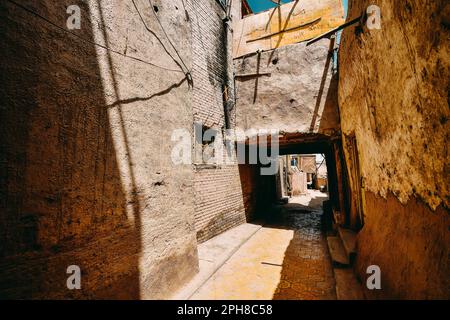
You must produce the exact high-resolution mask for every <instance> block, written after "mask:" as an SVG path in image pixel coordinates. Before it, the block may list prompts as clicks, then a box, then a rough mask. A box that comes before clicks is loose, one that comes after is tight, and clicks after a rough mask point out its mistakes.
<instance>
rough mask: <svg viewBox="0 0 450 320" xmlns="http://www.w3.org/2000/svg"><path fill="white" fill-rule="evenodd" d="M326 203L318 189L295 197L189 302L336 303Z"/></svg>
mask: <svg viewBox="0 0 450 320" xmlns="http://www.w3.org/2000/svg"><path fill="white" fill-rule="evenodd" d="M326 199H327V195H326V194H324V193H322V192H320V191H318V190H309V192H308V194H307V195H304V196H297V197H293V198H291V199H290V200H289V204H286V205H283V206H281V207H280V208H279V209H280V211H279V212H278V214H275V215H274V216H273V220H272V221H270V222H268V223H264V224H263V225H262V226H261V227H260V228H259V229H258V231H256V233H254V234H253V235H252V236H251V237H250V238H249V239H248V240H247V241H245V242H244V243H242V244H241V245H240V246H239V248H238V249H237V251H236V252H235V253H234V254H233V255H232V256H231V257H230V258H229V260H227V261H226V262H225V263H224V264H223V265H222V266H221V267H220V268H219V269H218V270H217V271H216V272H215V273H214V275H212V276H211V278H210V279H208V281H206V282H205V283H204V284H203V285H202V286H201V287H200V288H198V290H196V292H195V293H194V294H193V295H192V296H191V297H190V298H191V299H194V300H196V299H200V300H201V299H219V300H221V299H224V300H226V299H241V300H242V299H250V300H253V299H255V300H256V299H264V300H268V299H291V300H292V299H294V300H303V299H336V293H335V282H334V276H333V268H332V262H331V259H330V257H329V253H328V248H327V242H326V237H325V234H324V231H323V228H322V223H321V218H322V201H323V200H326ZM224 236H226V234H224ZM203 245H205V246H208V245H209V244H208V242H205V243H204V244H203Z"/></svg>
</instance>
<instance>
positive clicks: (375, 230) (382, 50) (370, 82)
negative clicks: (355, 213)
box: [339, 0, 450, 299]
mask: <svg viewBox="0 0 450 320" xmlns="http://www.w3.org/2000/svg"><path fill="white" fill-rule="evenodd" d="M370 4H376V5H378V6H379V7H380V9H381V15H382V20H381V23H382V25H381V27H382V29H381V30H371V31H369V30H368V29H367V28H366V27H364V28H363V30H362V32H361V30H357V29H355V27H354V26H353V27H349V28H347V29H346V30H345V31H344V33H343V36H342V42H341V43H342V45H341V49H340V60H339V63H340V69H339V70H340V78H339V79H340V80H339V108H340V114H341V128H342V132H343V134H344V135H349V134H352V133H354V134H355V136H356V141H357V147H358V151H359V156H360V159H359V161H360V166H361V176H362V178H363V181H364V187H365V192H364V193H365V224H364V227H363V228H362V230H361V231H360V233H359V234H358V255H357V269H358V272H359V275H360V276H361V278H363V279H365V278H366V274H365V269H366V267H367V266H368V265H369V264H376V265H379V266H380V267H381V272H382V288H383V289H382V290H380V291H372V292H369V295H370V296H373V297H378V298H380V297H383V298H413V299H420V298H447V299H448V298H449V296H450V292H449V289H448V278H449V272H448V270H449V269H448V248H449V244H450V241H449V237H448V225H449V219H448V217H449V215H448V213H449V212H448V208H449V199H450V198H449V183H448V181H449V165H448V159H449V154H448V140H449V132H450V130H449V126H450V123H449V121H448V119H449V117H450V111H449V108H448V103H449V101H448V88H449V84H450V77H449V67H450V65H449V63H450V57H449V48H450V45H449V22H450V6H449V4H448V1H405V2H404V3H402V4H398V3H396V2H393V1H387V0H386V1H383V0H379V1H351V2H350V5H349V15H348V20H351V19H354V18H355V17H357V16H359V15H360V14H361V13H362V12H363V11H365V10H366V8H367V6H369V5H370Z"/></svg>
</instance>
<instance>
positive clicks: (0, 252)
mask: <svg viewBox="0 0 450 320" xmlns="http://www.w3.org/2000/svg"><path fill="white" fill-rule="evenodd" d="M153 2H154V5H155V6H156V7H157V8H158V12H157V13H156V14H157V15H158V16H159V18H160V20H161V23H162V25H163V26H164V28H165V29H166V31H167V33H168V34H169V36H170V37H171V38H172V40H173V42H174V43H175V45H176V46H177V49H178V51H179V52H180V54H181V55H182V58H183V61H184V62H185V63H186V64H187V66H190V65H191V45H190V28H189V22H188V20H187V17H186V15H185V12H184V10H183V2H182V1H181V0H180V1H170V2H169V1H156V0H154V1H153ZM21 3H23V5H25V6H26V7H28V8H30V9H31V10H33V11H36V12H38V13H39V14H41V15H43V16H45V17H48V19H50V20H52V21H54V22H55V23H56V24H57V25H59V26H61V28H63V29H65V28H66V19H67V17H68V14H66V8H67V6H68V5H72V4H78V5H79V6H80V8H81V9H82V10H81V19H82V20H81V30H73V33H75V34H76V35H78V36H79V37H83V39H85V40H81V39H80V38H79V37H76V36H73V35H70V34H68V33H66V32H64V31H62V30H60V29H57V28H55V27H54V26H51V25H49V24H48V23H46V22H44V21H43V20H41V19H39V18H37V17H36V16H33V15H31V14H30V13H28V12H25V11H24V10H22V9H20V8H18V7H16V6H14V5H12V4H11V3H9V2H6V1H3V2H2V3H1V4H0V21H1V22H0V24H1V26H0V30H1V35H2V39H3V41H2V50H0V55H1V57H0V61H1V62H0V63H1V72H0V74H1V77H2V79H1V83H2V86H1V88H0V98H1V104H0V106H1V108H0V111H1V116H0V118H1V119H2V125H1V126H0V130H1V132H0V149H1V151H0V155H1V161H0V178H1V184H0V188H1V190H0V197H1V202H0V212H1V216H0V243H1V245H0V296H1V297H3V298H144V299H145V298H163V297H166V296H167V295H168V293H169V292H171V291H172V290H174V289H175V288H176V287H177V286H179V285H181V284H182V283H184V282H185V281H187V280H188V279H189V278H190V277H191V276H192V275H193V274H194V273H195V272H196V270H197V265H198V261H197V253H196V237H195V230H194V221H193V220H194V203H193V201H192V199H193V186H192V180H193V172H192V168H191V167H190V166H177V167H174V166H173V165H172V164H171V161H170V158H168V155H170V151H171V148H172V145H171V142H170V135H171V133H172V130H173V129H175V128H191V126H192V105H191V91H190V90H189V88H188V84H187V81H186V80H185V75H184V73H183V72H181V69H180V66H179V65H180V64H181V62H180V59H179V57H178V56H177V55H176V54H175V52H174V50H173V48H172V47H171V46H170V45H169V44H168V42H167V40H166V38H165V36H164V34H163V32H162V30H161V27H160V25H159V24H158V23H157V21H156V19H155V16H154V15H153V13H152V11H151V8H150V7H149V5H148V2H147V1H135V3H136V6H137V7H138V8H139V11H140V13H141V15H142V19H143V20H144V21H145V23H146V24H147V27H148V29H149V30H147V29H146V27H145V26H144V23H143V21H142V20H141V18H140V17H139V14H138V12H137V11H136V8H135V7H134V5H133V3H132V2H126V1H102V2H101V5H98V3H99V2H97V1H88V2H84V1H79V2H77V1H72V0H71V1H58V2H57V3H56V2H55V1H22V2H21ZM92 42H96V43H98V44H101V45H104V46H108V47H110V48H111V49H113V50H115V51H116V52H111V51H107V50H105V49H103V48H100V47H99V46H96V45H94V44H93V43H92ZM123 55H128V56H134V57H137V58H139V59H141V60H145V61H147V62H148V63H144V62H142V61H137V60H133V59H131V58H126V57H124V56H123ZM170 56H172V57H173V58H171V57H170ZM174 60H176V61H177V62H175V61H174ZM152 63H154V64H157V65H159V66H161V67H156V66H155V65H152ZM69 265H78V266H80V268H81V271H82V278H81V286H82V288H81V290H68V289H67V287H66V279H67V277H68V275H67V274H66V268H67V266H69ZM174 265H176V266H177V267H176V268H174V267H173V266H174ZM155 274H157V275H158V276H157V277H155Z"/></svg>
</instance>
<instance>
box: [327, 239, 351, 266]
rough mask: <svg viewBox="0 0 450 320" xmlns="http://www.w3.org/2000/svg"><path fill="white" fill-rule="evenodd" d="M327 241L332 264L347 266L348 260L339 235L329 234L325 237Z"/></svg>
mask: <svg viewBox="0 0 450 320" xmlns="http://www.w3.org/2000/svg"><path fill="white" fill-rule="evenodd" d="M327 243H328V250H329V251H330V255H331V259H332V260H333V264H334V265H337V266H349V265H350V260H349V259H348V256H347V253H346V251H345V249H344V246H343V244H342V241H341V239H340V238H339V237H334V236H329V237H327Z"/></svg>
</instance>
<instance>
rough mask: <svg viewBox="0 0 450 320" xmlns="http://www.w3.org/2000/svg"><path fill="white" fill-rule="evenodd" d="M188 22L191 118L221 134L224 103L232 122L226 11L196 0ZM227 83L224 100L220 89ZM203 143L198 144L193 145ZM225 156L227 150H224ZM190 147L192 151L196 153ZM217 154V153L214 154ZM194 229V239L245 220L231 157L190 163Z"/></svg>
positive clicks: (210, 0) (205, 237)
mask: <svg viewBox="0 0 450 320" xmlns="http://www.w3.org/2000/svg"><path fill="white" fill-rule="evenodd" d="M188 11H189V16H190V21H191V24H192V50H193V53H194V54H193V68H192V76H193V82H194V88H193V100H192V107H193V111H194V119H193V120H194V122H196V123H201V124H202V125H203V126H204V127H205V128H210V129H214V130H217V131H218V132H222V130H223V129H225V127H226V117H225V104H227V108H228V110H229V111H230V112H229V113H228V115H229V126H230V128H234V126H235V109H234V87H233V81H232V79H233V78H232V76H233V68H232V67H233V64H232V59H231V37H232V34H231V30H230V29H229V28H228V27H226V26H225V25H224V23H223V19H224V18H225V17H226V12H225V11H224V9H223V8H222V7H221V6H220V5H219V3H218V1H216V0H195V1H191V3H190V6H189V10H188ZM225 87H228V90H227V92H228V100H227V99H224V90H225ZM198 147H200V148H201V147H202V146H201V144H197V145H196V146H195V148H198ZM223 149H224V150H223V153H224V155H225V152H226V149H225V147H224V148H223ZM197 151H198V150H195V151H194V152H197ZM216 156H217V157H218V158H220V156H219V155H216ZM194 188H195V229H196V232H197V239H198V241H199V242H203V241H206V240H208V239H210V238H212V237H214V236H216V235H218V234H220V233H222V232H223V231H225V230H228V229H230V228H232V227H234V226H237V225H239V224H241V223H244V222H245V221H246V216H245V209H244V202H243V199H242V191H241V179H240V175H239V168H238V165H237V163H236V161H232V162H231V163H227V164H219V165H212V166H211V165H205V163H203V161H202V160H201V158H200V161H198V159H196V163H195V164H194Z"/></svg>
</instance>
